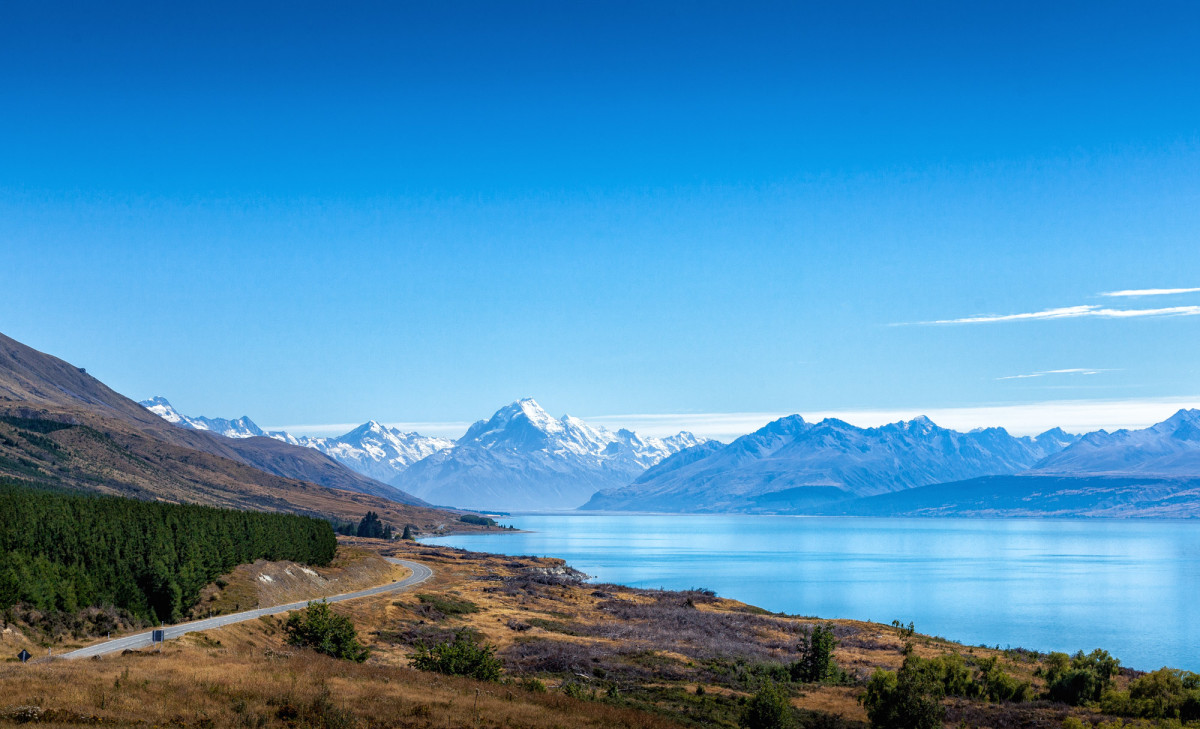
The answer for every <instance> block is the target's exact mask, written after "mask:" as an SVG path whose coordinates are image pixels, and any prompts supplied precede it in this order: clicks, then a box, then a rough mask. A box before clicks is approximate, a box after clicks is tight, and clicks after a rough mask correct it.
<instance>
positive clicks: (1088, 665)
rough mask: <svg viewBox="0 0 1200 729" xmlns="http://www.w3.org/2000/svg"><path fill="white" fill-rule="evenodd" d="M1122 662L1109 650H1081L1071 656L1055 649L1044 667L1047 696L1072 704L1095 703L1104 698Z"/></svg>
mask: <svg viewBox="0 0 1200 729" xmlns="http://www.w3.org/2000/svg"><path fill="white" fill-rule="evenodd" d="M1120 665H1121V662H1120V661H1118V660H1117V659H1116V658H1113V657H1112V656H1110V655H1109V654H1108V651H1102V650H1094V651H1092V652H1091V653H1087V654H1085V653H1084V652H1083V651H1079V652H1078V653H1076V654H1075V655H1073V656H1070V657H1068V656H1067V654H1066V653H1051V654H1050V655H1049V656H1048V657H1047V658H1046V664H1045V666H1043V668H1042V674H1043V676H1045V678H1046V695H1047V698H1049V699H1050V700H1051V701H1059V702H1062V703H1064V704H1070V705H1071V706H1081V705H1083V704H1094V703H1096V702H1098V701H1100V697H1101V696H1102V695H1103V694H1104V692H1105V691H1106V690H1107V689H1108V687H1109V685H1110V684H1111V683H1112V679H1113V677H1114V676H1116V675H1117V672H1118V670H1119V668H1120Z"/></svg>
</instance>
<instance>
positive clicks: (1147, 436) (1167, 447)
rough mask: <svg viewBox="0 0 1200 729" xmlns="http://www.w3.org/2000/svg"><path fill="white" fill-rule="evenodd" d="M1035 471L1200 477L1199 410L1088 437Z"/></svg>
mask: <svg viewBox="0 0 1200 729" xmlns="http://www.w3.org/2000/svg"><path fill="white" fill-rule="evenodd" d="M1031 472H1032V473H1036V474H1039V475H1057V476H1062V475H1070V476H1081V475H1105V476H1151V475H1153V476H1162V477H1180V476H1182V477H1190V478H1200V410H1180V411H1178V412H1176V413H1175V414H1174V415H1172V416H1171V417H1170V418H1167V419H1166V420H1164V421H1162V422H1161V423H1158V424H1156V425H1152V426H1150V427H1149V428H1144V429H1142V430H1118V431H1115V432H1112V433H1109V432H1107V431H1104V430H1098V431H1096V432H1094V433H1088V434H1087V435H1085V436H1083V437H1082V438H1080V439H1078V440H1077V441H1075V442H1074V443H1072V444H1071V445H1070V446H1069V447H1067V448H1065V449H1063V450H1062V451H1060V452H1058V453H1055V454H1053V455H1051V456H1050V457H1048V458H1046V459H1045V460H1043V461H1042V462H1041V463H1038V464H1037V465H1036V466H1035V467H1034V468H1033V469H1031Z"/></svg>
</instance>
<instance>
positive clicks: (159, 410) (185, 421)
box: [141, 397, 266, 438]
mask: <svg viewBox="0 0 1200 729" xmlns="http://www.w3.org/2000/svg"><path fill="white" fill-rule="evenodd" d="M141 405H142V406H143V407H145V408H146V409H147V410H149V411H150V412H152V413H154V414H155V415H158V416H159V417H161V418H162V419H163V420H166V421H167V422H168V423H172V424H174V425H178V426H179V427H181V428H191V429H192V430H208V431H211V432H213V433H216V434H217V435H223V436H225V437H226V438H253V437H255V436H263V435H266V433H264V432H263V430H262V429H261V428H259V427H258V426H257V425H255V424H254V421H253V420H251V419H250V418H248V417H246V416H244V415H243V416H242V417H240V418H238V419H237V420H226V419H225V418H206V417H204V416H200V417H196V418H189V417H188V416H186V415H183V414H181V413H180V412H179V411H178V410H176V409H175V408H174V407H173V406H172V405H171V403H169V402H167V399H166V398H165V397H155V398H151V399H149V400H143V401H142V402H141Z"/></svg>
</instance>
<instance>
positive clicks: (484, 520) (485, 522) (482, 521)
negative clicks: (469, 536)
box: [458, 514, 496, 526]
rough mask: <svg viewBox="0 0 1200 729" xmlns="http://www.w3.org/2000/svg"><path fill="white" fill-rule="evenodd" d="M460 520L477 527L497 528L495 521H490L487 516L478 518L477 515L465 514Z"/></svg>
mask: <svg viewBox="0 0 1200 729" xmlns="http://www.w3.org/2000/svg"><path fill="white" fill-rule="evenodd" d="M458 520H459V521H461V522H462V523H463V524H474V525H476V526H496V520H495V519H489V518H488V517H486V516H476V515H475V514H463V515H462V516H460V517H458Z"/></svg>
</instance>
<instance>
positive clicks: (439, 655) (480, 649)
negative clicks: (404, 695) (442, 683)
mask: <svg viewBox="0 0 1200 729" xmlns="http://www.w3.org/2000/svg"><path fill="white" fill-rule="evenodd" d="M411 659H412V664H413V666H415V667H417V668H419V669H421V670H422V671H436V672H438V673H444V674H446V675H448V676H467V677H470V678H475V679H479V680H481V681H499V680H500V667H501V665H500V659H498V658H496V648H495V647H494V646H492V645H489V644H487V643H481V642H479V640H478V639H477V638H475V637H474V636H473V635H472V634H471V633H468V632H467V631H458V632H456V633H455V634H454V639H453V640H450V641H445V642H442V643H438V644H436V645H434V646H432V647H428V646H421V647H420V648H419V649H418V650H417V653H416V654H415V655H413V656H412V657H411Z"/></svg>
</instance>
